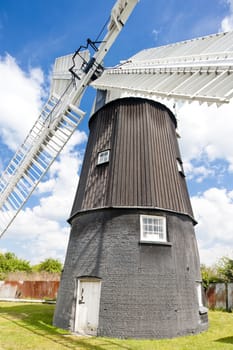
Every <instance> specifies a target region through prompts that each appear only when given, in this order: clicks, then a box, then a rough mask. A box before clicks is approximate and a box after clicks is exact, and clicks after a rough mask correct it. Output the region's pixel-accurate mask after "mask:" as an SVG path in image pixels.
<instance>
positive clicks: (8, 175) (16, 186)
mask: <svg viewBox="0 0 233 350" xmlns="http://www.w3.org/2000/svg"><path fill="white" fill-rule="evenodd" d="M63 105H64V101H63V99H62V98H59V97H56V96H51V97H50V99H49V100H48V102H47V103H46V105H45V106H44V108H43V110H42V112H41V114H40V116H39V118H38V119H37V121H36V123H35V124H34V126H33V128H32V129H31V131H30V133H29V135H28V137H27V138H26V139H25V141H24V143H23V144H22V145H21V146H20V148H19V149H18V151H17V152H16V154H15V155H14V157H13V158H12V160H11V162H10V163H9V165H8V167H7V168H6V170H5V171H4V173H3V174H2V176H1V178H0V209H1V211H0V231H1V234H3V233H4V232H5V230H6V229H7V228H8V226H9V225H10V224H11V222H12V221H13V219H14V218H15V216H16V215H17V214H18V212H19V210H20V209H21V208H22V206H23V205H24V203H25V202H26V201H27V199H28V198H29V197H30V195H31V193H32V192H33V191H34V189H35V188H36V186H37V185H38V183H39V182H40V180H41V178H42V177H43V176H44V175H45V173H46V172H47V171H48V169H49V167H50V166H51V164H52V163H53V161H54V160H55V159H56V157H57V156H58V155H59V153H60V152H61V150H62V149H63V147H64V146H65V144H66V143H67V141H68V140H69V138H70V137H71V135H72V134H73V133H74V131H75V129H76V127H77V126H78V124H79V123H80V121H81V120H82V118H83V116H84V114H85V113H84V112H82V111H81V110H80V109H78V108H77V107H75V106H73V105H71V104H69V105H68V106H66V108H64V107H63Z"/></svg>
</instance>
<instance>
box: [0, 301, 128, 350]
mask: <svg viewBox="0 0 233 350" xmlns="http://www.w3.org/2000/svg"><path fill="white" fill-rule="evenodd" d="M53 313H54V306H53V305H47V304H21V305H14V306H2V305H1V303H0V317H1V318H4V319H6V320H7V321H9V323H14V324H15V325H17V326H18V327H21V328H23V329H26V330H27V331H30V332H32V333H34V334H35V336H39V337H43V338H46V339H48V340H49V341H51V342H55V343H56V344H58V343H59V344H60V345H62V346H63V347H64V348H68V349H77V346H81V347H82V349H86V350H105V349H107V348H108V347H111V346H114V348H115V349H117V348H119V349H127V350H130V349H131V348H129V347H127V346H124V345H123V344H117V342H114V340H113V339H109V340H108V339H104V338H98V339H96V338H94V337H88V338H87V337H78V336H77V337H74V336H72V334H71V333H69V332H68V331H64V330H63V329H59V328H56V327H53V326H52V319H53ZM38 341H39V339H38ZM95 342H97V343H98V344H94V343H95Z"/></svg>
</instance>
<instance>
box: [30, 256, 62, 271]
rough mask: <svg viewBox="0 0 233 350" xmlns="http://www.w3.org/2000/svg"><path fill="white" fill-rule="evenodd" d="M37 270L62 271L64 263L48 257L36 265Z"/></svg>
mask: <svg viewBox="0 0 233 350" xmlns="http://www.w3.org/2000/svg"><path fill="white" fill-rule="evenodd" d="M35 270H36V271H39V272H42V271H46V272H61V271H62V263H61V262H60V261H59V260H57V259H52V258H48V259H46V260H44V261H42V262H41V263H40V264H38V265H36V266H35Z"/></svg>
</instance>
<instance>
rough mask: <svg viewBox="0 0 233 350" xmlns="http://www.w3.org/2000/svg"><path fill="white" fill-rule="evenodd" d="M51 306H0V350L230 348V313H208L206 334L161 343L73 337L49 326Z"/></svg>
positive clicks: (232, 317)
mask: <svg viewBox="0 0 233 350" xmlns="http://www.w3.org/2000/svg"><path fill="white" fill-rule="evenodd" d="M53 312H54V305H47V304H28V303H24V304H21V303H20V304H19V303H5V302H1V303H0V350H27V349H30V350H37V349H38V350H43V349H46V350H50V349H51V350H60V349H66V350H67V349H80V350H105V349H106V350H119V349H122V350H161V349H162V350H185V349H188V350H203V349H209V350H213V349H224V350H228V349H229V350H232V349H233V314H232V313H226V312H221V311H210V312H209V319H210V328H209V330H208V331H207V332H204V333H201V334H198V335H193V336H186V337H180V338H175V339H163V340H135V339H126V340H120V339H111V338H99V337H97V338H96V337H76V336H74V335H72V334H70V333H68V332H66V331H64V330H61V329H58V328H55V327H53V326H52V317H53Z"/></svg>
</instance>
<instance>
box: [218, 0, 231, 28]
mask: <svg viewBox="0 0 233 350" xmlns="http://www.w3.org/2000/svg"><path fill="white" fill-rule="evenodd" d="M225 3H226V4H227V5H228V6H229V15H228V16H226V17H225V18H223V20H222V22H221V28H220V30H221V31H223V32H228V31H230V30H232V29H233V0H225Z"/></svg>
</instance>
